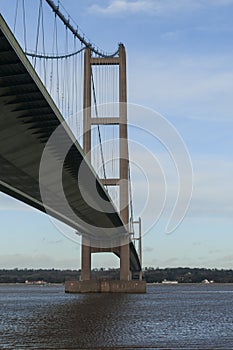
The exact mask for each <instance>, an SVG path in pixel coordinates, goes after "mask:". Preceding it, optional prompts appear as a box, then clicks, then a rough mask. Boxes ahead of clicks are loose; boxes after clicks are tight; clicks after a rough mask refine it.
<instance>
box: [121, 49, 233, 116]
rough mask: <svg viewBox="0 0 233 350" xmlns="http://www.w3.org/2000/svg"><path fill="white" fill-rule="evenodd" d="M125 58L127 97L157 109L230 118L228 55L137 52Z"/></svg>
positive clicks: (231, 79) (232, 104) (232, 79)
mask: <svg viewBox="0 0 233 350" xmlns="http://www.w3.org/2000/svg"><path fill="white" fill-rule="evenodd" d="M128 60H129V100H130V102H131V101H132V102H133V101H137V102H138V103H141V104H144V105H147V106H152V108H154V109H156V110H158V111H159V112H164V113H166V114H169V113H171V111H172V114H173V115H181V116H185V117H186V116H189V117H192V118H195V119H196V118H198V119H208V120H218V119H220V120H221V121H223V120H232V112H233V101H232V96H231V91H232V90H233V71H232V67H231V62H232V55H229V56H226V55H225V56H224V55H221V54H219V55H215V56H212V57H210V56H208V55H195V56H188V55H182V54H174V56H173V57H170V56H169V57H168V56H166V54H164V55H163V56H162V55H161V56H160V55H156V56H155V55H146V54H141V55H137V56H136V58H133V59H132V61H131V57H129V58H128Z"/></svg>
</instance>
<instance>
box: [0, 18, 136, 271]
mask: <svg viewBox="0 0 233 350" xmlns="http://www.w3.org/2000/svg"><path fill="white" fill-rule="evenodd" d="M59 126H60V128H59V145H60V147H57V148H51V150H50V152H51V153H50V154H51V156H52V157H54V158H55V159H56V161H57V162H62V156H61V154H62V149H63V148H66V147H68V145H71V147H70V149H69V152H68V153H67V155H66V158H65V162H64V164H63V172H62V185H63V189H64V194H65V197H66V199H67V202H68V204H69V206H70V208H71V209H72V212H73V214H74V215H72V214H71V211H69V210H67V209H66V207H65V206H64V205H63V201H62V198H61V197H60V194H59V193H57V192H56V186H54V181H55V182H56V174H55V173H53V169H52V168H51V169H50V175H51V179H53V183H52V182H51V184H50V185H49V184H48V183H46V184H45V185H44V186H45V189H44V190H45V191H46V193H47V194H48V198H51V200H50V201H48V203H46V204H45V203H43V200H42V198H41V192H40V186H43V181H42V184H41V183H40V182H41V181H40V163H41V157H42V154H43V151H44V148H45V145H46V143H47V141H48V140H49V138H50V136H51V135H52V134H53V132H54V131H55V130H56V129H57V128H58V127H59ZM81 164H82V165H83V166H84V167H85V174H86V176H85V179H83V182H82V183H81V184H80V183H78V180H77V171H78V169H79V167H80V165H81ZM93 183H94V184H95V185H96V187H97V191H98V194H99V199H96V197H95V196H94V195H93V189H92V184H93ZM80 186H81V187H82V189H83V191H84V192H85V193H87V194H88V196H89V197H90V198H91V200H93V201H95V208H93V207H91V206H89V205H88V204H87V203H86V201H85V200H84V199H83V196H82V194H81V192H80ZM0 190H1V191H2V192H4V193H6V194H8V195H10V196H12V197H14V198H16V199H18V200H20V201H22V202H24V203H27V204H29V205H30V206H32V207H34V208H37V209H39V210H40V211H42V212H46V213H48V214H49V215H51V216H53V217H55V218H57V219H59V220H61V221H62V222H64V223H66V224H68V225H69V226H71V227H73V228H74V229H76V230H77V231H79V232H83V231H84V228H85V227H84V226H85V225H84V226H83V223H87V225H91V226H93V227H97V228H98V227H100V228H101V229H100V230H96V232H94V231H93V232H88V235H89V236H88V237H89V238H93V239H94V240H95V239H100V240H101V239H103V238H107V239H110V240H111V235H112V232H115V233H116V237H118V239H119V240H120V239H124V237H126V236H127V237H128V232H127V228H126V227H125V225H124V224H123V221H122V219H121V216H120V215H119V213H118V212H117V211H116V210H115V209H114V205H113V203H112V201H111V199H110V197H109V196H108V194H107V192H106V190H105V188H104V187H103V184H102V183H101V181H100V180H99V179H98V177H97V176H96V174H95V172H94V171H93V168H92V167H91V166H90V165H89V162H88V161H87V160H86V159H85V154H84V151H83V149H82V148H81V146H80V145H79V144H78V142H77V141H76V140H75V138H74V136H73V134H72V132H71V130H70V129H69V127H68V126H67V124H66V123H65V122H64V119H63V117H62V115H61V113H60V112H59V110H58V108H57V107H56V105H55V104H54V102H53V100H52V98H51V97H50V95H49V93H48V92H47V90H46V89H45V87H44V85H43V84H42V82H41V81H40V79H39V77H38V75H37V73H36V72H35V70H34V69H33V67H32V65H31V64H30V62H29V61H28V59H27V57H26V56H25V54H24V52H23V51H22V49H21V47H20V46H19V44H18V43H17V41H16V39H15V37H14V35H13V34H12V33H11V31H10V29H9V28H8V26H7V24H6V23H5V21H4V19H3V18H2V16H0ZM92 197H93V198H92ZM103 200H104V202H105V203H106V204H105V205H107V207H108V209H109V210H108V212H106V210H104V208H103ZM79 219H80V220H79ZM109 229H111V233H109V231H110V230H109ZM114 230H115V231H114ZM98 235H99V237H98ZM129 248H130V270H131V272H137V271H141V264H140V261H139V257H138V254H137V252H136V250H135V247H134V244H133V243H132V241H131V240H130V241H129ZM112 251H113V253H115V254H117V255H118V256H120V251H119V250H118V249H114V248H113V249H112Z"/></svg>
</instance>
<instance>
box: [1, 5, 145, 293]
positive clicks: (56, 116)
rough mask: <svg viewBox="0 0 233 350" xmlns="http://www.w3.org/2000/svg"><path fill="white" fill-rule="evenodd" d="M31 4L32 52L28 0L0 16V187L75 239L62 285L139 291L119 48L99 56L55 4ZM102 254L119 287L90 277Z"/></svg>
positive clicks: (137, 242)
mask: <svg viewBox="0 0 233 350" xmlns="http://www.w3.org/2000/svg"><path fill="white" fill-rule="evenodd" d="M20 4H21V7H20ZM37 4H38V8H37V9H36V11H37V15H36V23H37V25H36V26H35V46H34V48H35V49H34V50H30V49H29V46H30V45H29V44H28V40H29V39H28V37H29V36H32V33H31V32H29V31H28V28H27V7H26V6H25V0H22V1H19V0H17V1H16V2H15V14H14V22H13V26H12V28H11V29H10V27H9V26H8V24H7V23H6V22H5V20H4V18H3V17H2V15H1V16H0V162H1V172H0V190H1V191H2V192H4V193H6V194H8V195H10V196H12V197H14V198H16V199H18V200H20V201H22V202H24V203H26V204H28V205H30V206H32V207H34V208H37V209H39V210H40V211H43V212H45V213H47V214H49V215H50V216H52V217H54V218H56V219H58V220H60V221H61V222H63V223H65V224H67V225H68V226H70V227H72V228H73V229H74V230H75V232H76V234H78V235H81V236H82V266H81V267H82V274H81V280H80V281H69V282H67V283H66V291H67V292H90V291H92V292H94V291H111V292H145V288H146V287H145V283H144V282H143V281H142V265H141V264H142V261H141V259H142V254H141V251H142V250H141V219H140V218H139V219H138V220H136V221H135V220H134V216H133V199H132V190H131V177H130V162H129V151H128V141H127V140H128V138H127V137H128V135H127V134H128V132H127V76H126V53H125V47H124V45H123V44H119V46H118V48H117V50H116V51H115V52H114V53H107V52H104V51H102V50H101V49H99V48H98V47H97V46H96V45H94V44H93V43H92V42H91V41H90V40H89V39H87V38H86V36H85V34H84V33H83V32H82V31H81V30H80V29H79V27H78V25H77V24H76V23H75V22H74V20H73V19H72V18H71V17H70V16H69V14H68V13H67V12H66V10H65V8H64V7H63V5H62V4H61V2H60V1H58V3H57V4H55V3H54V2H53V1H51V0H39V1H38V3H37ZM48 13H50V14H51V22H52V23H53V30H52V31H51V30H50V32H49V34H50V35H49V38H48V30H47V29H46V25H48V19H47V17H48ZM31 15H32V14H31V13H30V16H31ZM50 25H51V23H50ZM19 27H20V28H21V31H22V38H23V39H22V43H21V44H19V42H18V40H17V39H16V33H17V28H19ZM135 225H138V226H139V230H138V231H137V232H138V235H137V236H136V233H135V230H134V227H135ZM136 246H137V248H138V249H136ZM101 252H112V253H114V254H116V255H117V256H118V257H119V258H120V277H119V281H93V280H91V254H92V253H101ZM136 277H137V280H135V278H136Z"/></svg>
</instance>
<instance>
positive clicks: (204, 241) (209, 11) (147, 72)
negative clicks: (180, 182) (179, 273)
mask: <svg viewBox="0 0 233 350" xmlns="http://www.w3.org/2000/svg"><path fill="white" fill-rule="evenodd" d="M31 1H32V0H26V1H25V3H26V9H27V11H28V13H29V14H30V12H31V11H32V10H31V9H30V2H31ZM35 2H37V3H38V1H35ZM15 3H16V1H15V0H14V1H12V7H11V8H9V1H8V0H1V4H0V10H1V12H2V14H3V15H4V16H5V17H6V19H7V21H8V22H9V23H10V24H11V25H13V22H14V11H15ZM19 3H21V1H19ZM33 3H34V2H33ZM13 4H14V5H13ZM62 4H63V5H64V6H65V8H66V9H67V11H68V12H69V13H71V14H72V17H73V18H74V19H75V20H76V22H77V23H78V24H79V26H80V27H81V28H82V30H83V31H84V32H85V33H86V34H87V35H88V37H90V38H91V40H92V41H93V42H95V43H97V44H98V45H99V46H100V47H102V48H103V49H105V50H107V51H114V50H115V48H116V47H117V44H118V43H119V42H123V43H124V44H125V46H126V50H127V62H128V99H129V102H131V103H136V104H139V105H142V106H144V107H149V108H151V109H153V110H155V111H157V112H159V113H160V114H161V115H163V116H164V117H165V118H166V119H167V120H168V121H169V122H171V123H172V124H173V125H174V127H175V128H176V129H177V131H178V133H179V134H180V135H181V137H182V138H183V140H184V141H185V143H186V145H187V148H188V150H189V153H190V156H191V159H192V164H193V171H194V182H193V196H192V201H191V204H190V208H189V211H188V213H187V214H186V216H185V218H184V220H183V222H182V223H181V225H180V226H179V227H178V228H177V229H176V230H175V231H174V232H173V233H172V234H170V235H168V234H166V233H165V226H166V223H167V220H168V216H169V214H170V212H169V211H170V209H171V208H170V207H171V204H170V203H168V205H167V207H166V208H165V211H164V213H163V214H162V216H161V218H160V220H159V221H158V223H157V225H156V226H155V227H154V228H153V229H152V230H151V231H150V232H148V233H147V234H146V235H145V236H144V240H143V247H144V254H143V260H144V266H155V267H156V266H160V267H166V266H200V267H218V268H232V267H233V253H232V247H233V234H232V232H233V230H232V229H233V215H232V214H233V184H232V175H233V162H232V149H233V138H232V131H233V98H232V94H233V65H232V62H233V25H232V13H233V12H232V11H233V0H195V1H194V0H177V1H174V0H163V1H161V0H153V1H152V0H147V1H145V0H135V1H126V0H106V1H94V0H79V1H78V2H77V1H73V0H63V1H62ZM47 10H48V9H47ZM48 12H49V10H48ZM48 18H49V13H48ZM47 26H49V22H48V23H47ZM132 122H133V121H132ZM150 123H151V121H147V120H145V125H146V126H147V127H148V128H150V127H151V128H152V125H150ZM140 142H142V143H143V135H142V136H141V137H140ZM145 143H146V142H145ZM150 148H151V151H152V152H153V153H155V154H156V156H158V158H159V161H160V162H161V164H162V166H163V169H164V171H165V173H166V175H167V184H168V191H170V192H169V193H171V197H172V196H173V187H174V184H175V180H174V179H175V175H174V176H173V172H174V168H173V167H172V166H171V165H168V164H167V163H168V162H169V161H168V159H167V155H166V154H165V152H164V150H162V149H161V147H160V146H159V145H158V144H157V143H155V144H153V145H152V144H151V145H150ZM135 181H137V178H136V177H135ZM139 185H140V184H139V183H136V184H135V185H134V187H135V189H134V191H135V198H137V199H138V203H139V204H136V209H137V205H138V207H140V198H142V195H143V192H144V187H143V186H139ZM153 185H154V187H155V190H156V188H158V186H159V183H157V182H156V179H155V181H154V183H153ZM137 189H138V193H137V194H136V192H137ZM140 191H141V192H140ZM168 197H169V196H168ZM155 201H156V198H155ZM138 211H140V210H139V209H138ZM153 215H154V213H153V208H151V209H150V208H148V210H147V212H146V213H144V215H143V218H142V219H143V220H144V221H143V222H144V226H146V221H147V220H150V219H151V218H153ZM0 217H1V230H0V240H1V245H0V266H1V267H7V268H14V267H55V268H56V267H58V268H79V267H80V247H79V245H78V244H75V243H73V242H72V241H71V240H69V239H67V238H66V237H64V236H63V235H62V234H61V233H60V232H59V231H58V230H57V229H56V228H55V227H54V225H53V224H52V223H51V221H50V220H49V218H48V217H47V216H46V215H44V214H41V213H39V212H37V211H35V210H32V209H30V208H29V207H27V206H25V205H22V204H20V203H18V202H16V201H15V200H13V199H11V198H9V197H7V196H5V195H2V196H1V197H0ZM118 265H119V262H118V259H117V258H115V257H114V256H113V255H112V254H101V255H98V256H97V255H95V256H93V267H95V266H97V267H100V266H105V267H111V266H118Z"/></svg>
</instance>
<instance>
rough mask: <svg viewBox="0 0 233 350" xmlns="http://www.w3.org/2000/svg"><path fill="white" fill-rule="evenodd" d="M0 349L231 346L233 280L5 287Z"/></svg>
mask: <svg viewBox="0 0 233 350" xmlns="http://www.w3.org/2000/svg"><path fill="white" fill-rule="evenodd" d="M0 348H1V349H2V348H3V349H4V348H5V349H17V348H18V349H25V348H29V349H103V348H110V349H111V348H112V349H116V348H119V349H137V348H140V349H148V348H149V349H153V348H155V349H158V348H161V349H163V348H169V349H173V348H174V349H175V348H176V349H191V348H194V349H218V348H219V349H233V285H153V286H148V293H147V294H145V295H133V294H132V295H127V294H125V295H124V294H122V295H120V294H119V295H117V294H85V295H70V294H64V288H63V287H60V286H50V287H38V286H21V285H16V286H0Z"/></svg>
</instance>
